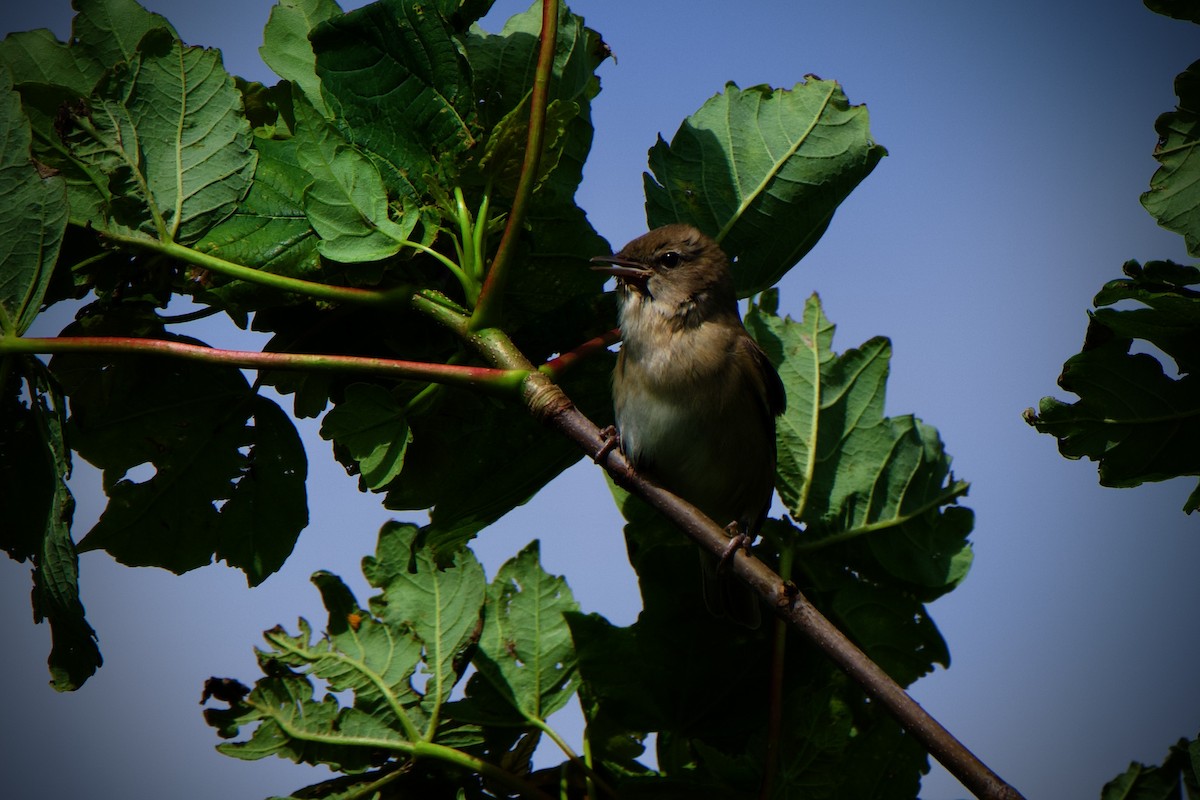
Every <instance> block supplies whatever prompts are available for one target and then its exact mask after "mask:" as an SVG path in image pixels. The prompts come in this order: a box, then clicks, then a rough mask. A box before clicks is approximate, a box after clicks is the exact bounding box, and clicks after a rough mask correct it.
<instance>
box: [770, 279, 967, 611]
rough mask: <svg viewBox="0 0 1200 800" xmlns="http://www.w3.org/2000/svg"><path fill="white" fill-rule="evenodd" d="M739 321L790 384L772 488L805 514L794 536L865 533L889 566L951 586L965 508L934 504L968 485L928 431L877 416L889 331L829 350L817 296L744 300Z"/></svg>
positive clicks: (932, 586)
mask: <svg viewBox="0 0 1200 800" xmlns="http://www.w3.org/2000/svg"><path fill="white" fill-rule="evenodd" d="M746 326H747V329H748V330H749V331H750V332H751V334H752V335H753V336H754V337H755V339H756V340H757V341H758V343H759V344H760V345H761V346H762V347H763V349H764V350H765V351H766V353H767V356H768V357H769V358H770V359H771V362H772V363H773V364H775V365H776V367H777V368H778V370H779V373H780V377H781V378H782V379H783V383H784V386H785V388H786V390H787V400H788V402H787V410H786V411H785V413H784V414H783V415H782V416H781V417H780V419H779V422H778V427H777V431H778V464H779V466H778V473H777V479H776V487H777V489H778V490H779V494H780V497H781V498H782V499H783V501H784V503H785V505H787V506H788V509H789V510H790V511H791V513H792V516H793V518H794V519H796V520H797V521H801V522H803V523H805V525H806V531H805V537H804V542H805V543H804V544H802V545H801V547H802V548H803V547H824V546H828V545H830V544H833V543H835V542H842V541H850V540H854V539H858V538H860V537H866V538H867V541H868V542H869V547H870V549H871V551H872V553H873V554H874V558H876V559H877V560H878V562H879V563H880V564H881V565H882V566H883V567H884V569H886V570H887V571H888V572H890V573H891V574H892V575H893V576H894V577H897V578H900V579H901V580H904V581H908V582H911V583H915V584H918V585H920V586H922V587H925V589H927V590H930V591H933V592H934V593H940V592H944V591H948V590H949V589H951V588H953V587H954V586H955V585H957V584H958V583H959V582H960V581H961V580H962V579H963V577H965V574H966V568H967V567H968V566H969V564H970V555H969V547H970V546H969V545H968V544H967V542H966V536H967V534H968V533H969V532H970V530H971V517H970V515H969V512H968V513H967V514H963V513H962V511H954V510H953V509H944V508H943V507H944V506H947V505H949V504H951V503H954V502H956V500H957V498H958V497H959V496H961V495H963V494H965V493H966V490H967V488H968V484H966V483H965V482H963V481H957V480H955V479H954V476H953V474H952V473H951V472H950V457H949V456H948V455H947V454H946V452H945V450H944V448H943V446H942V442H941V440H940V438H939V437H938V434H937V431H936V430H934V429H933V428H931V427H930V426H928V425H926V424H924V423H923V422H921V421H920V420H917V419H915V418H914V417H911V416H901V417H885V416H884V414H883V410H884V394H885V388H886V381H887V374H888V362H889V360H890V357H891V346H890V344H889V343H888V342H887V340H885V339H881V338H876V339H872V340H870V341H869V342H867V343H866V344H864V345H863V346H862V347H861V348H858V349H853V350H849V351H847V352H845V353H843V354H841V355H835V354H834V353H833V351H832V349H831V348H832V340H833V325H832V323H830V322H829V320H828V319H827V318H826V317H825V315H824V312H823V311H822V309H821V305H820V300H819V299H818V298H817V297H816V295H813V296H812V297H810V298H809V300H808V302H807V303H806V305H805V312H804V318H803V320H801V321H800V322H795V321H793V320H791V319H790V318H782V319H781V318H779V317H775V316H772V315H769V314H766V313H764V312H763V311H761V310H759V309H755V308H751V311H750V313H748V314H747V316H746ZM952 512H953V513H952Z"/></svg>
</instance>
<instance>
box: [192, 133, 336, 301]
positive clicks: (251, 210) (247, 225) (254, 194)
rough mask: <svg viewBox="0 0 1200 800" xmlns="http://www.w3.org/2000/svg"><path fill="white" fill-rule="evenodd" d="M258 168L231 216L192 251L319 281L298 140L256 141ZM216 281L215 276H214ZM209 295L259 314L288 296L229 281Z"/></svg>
mask: <svg viewBox="0 0 1200 800" xmlns="http://www.w3.org/2000/svg"><path fill="white" fill-rule="evenodd" d="M254 147H255V150H257V151H258V164H257V167H256V168H255V171H254V182H253V183H252V184H251V185H250V193H249V194H247V195H246V198H245V199H244V200H243V201H242V202H241V203H240V204H239V205H238V208H237V211H235V212H234V214H233V216H231V217H229V218H228V219H226V220H225V221H224V222H222V223H220V224H219V225H217V226H216V227H214V228H213V229H212V230H210V231H209V232H208V233H207V234H205V236H204V238H203V239H201V240H200V241H199V242H197V243H196V245H195V248H196V249H197V250H199V251H200V252H203V253H209V254H211V255H215V256H217V257H218V258H223V259H225V260H226V261H230V262H232V263H234V264H241V265H243V266H247V267H256V268H258V269H262V270H263V271H265V272H271V273H275V274H279V275H286V276H288V277H291V278H301V279H304V280H318V281H319V280H321V279H322V278H323V277H325V276H324V274H323V272H322V269H321V259H320V256H319V255H318V254H317V242H318V238H317V235H316V233H315V232H314V231H313V228H312V226H311V225H310V224H309V221H308V217H307V216H305V213H304V200H303V197H304V190H305V188H306V187H307V186H308V184H309V183H311V182H312V176H311V175H310V174H309V173H308V172H306V171H305V170H304V169H303V168H302V167H301V166H300V163H299V160H298V156H297V153H296V150H297V139H294V138H293V139H284V140H274V139H256V140H255V143H254ZM214 277H215V276H214ZM211 295H212V296H213V297H216V298H219V299H220V301H221V302H222V303H225V304H228V305H233V306H245V305H250V306H251V307H253V308H262V307H263V306H265V305H269V304H271V303H274V302H287V301H288V300H289V299H294V298H289V296H287V295H284V294H282V293H280V292H275V291H270V292H268V291H264V290H262V289H261V288H260V287H257V286H255V285H253V284H249V283H247V282H245V281H233V282H230V283H227V284H225V285H224V286H219V287H217V288H216V289H214V290H212V292H211Z"/></svg>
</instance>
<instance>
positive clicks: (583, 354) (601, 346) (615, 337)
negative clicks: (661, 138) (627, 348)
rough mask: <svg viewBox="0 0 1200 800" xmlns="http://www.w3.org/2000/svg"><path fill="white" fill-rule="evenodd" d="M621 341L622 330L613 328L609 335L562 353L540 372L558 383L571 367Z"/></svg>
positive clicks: (539, 370) (542, 366)
mask: <svg viewBox="0 0 1200 800" xmlns="http://www.w3.org/2000/svg"><path fill="white" fill-rule="evenodd" d="M619 341H621V329H620V328H613V329H612V330H611V331H608V332H607V333H602V334H600V335H599V336H596V337H594V338H591V339H588V340H587V341H586V342H584V343H583V344H581V345H579V346H578V347H576V348H575V349H574V350H569V351H567V352H566V353H562V354H561V355H559V356H558V358H552V359H550V360H549V361H547V362H546V363H545V364H542V365H541V366H540V367H538V372H541V373H543V374H545V375H548V376H549V377H550V380H553V381H557V380H558V379H559V378H561V377H562V374H563V373H564V372H566V371H567V370H568V369H570V368H571V367H573V366H575V365H576V364H578V363H579V362H580V361H583V360H585V359H587V358H589V357H591V356H592V355H593V354H595V353H598V352H599V351H601V350H607V349H608V348H609V347H611V346H612V345H614V344H616V343H617V342H619Z"/></svg>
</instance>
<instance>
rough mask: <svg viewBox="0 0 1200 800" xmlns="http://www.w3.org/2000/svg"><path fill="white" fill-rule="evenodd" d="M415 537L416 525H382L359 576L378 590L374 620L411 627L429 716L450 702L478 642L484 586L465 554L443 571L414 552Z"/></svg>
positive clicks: (429, 555)
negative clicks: (421, 665) (426, 677)
mask: <svg viewBox="0 0 1200 800" xmlns="http://www.w3.org/2000/svg"><path fill="white" fill-rule="evenodd" d="M417 535H418V529H417V527H416V526H415V525H406V524H400V523H388V524H387V525H385V526H384V527H383V530H381V531H380V532H379V544H378V546H377V548H376V551H375V555H374V556H368V557H367V558H365V559H363V574H364V575H366V577H367V581H368V582H369V583H370V584H371V585H372V586H374V587H376V588H378V589H381V590H382V594H381V595H380V596H378V597H376V598H372V600H371V610H372V611H373V612H374V613H375V615H376V616H378V617H379V618H380V619H382V620H383V621H384V622H386V623H388V624H389V625H404V626H408V627H410V628H411V630H412V631H413V633H415V634H416V636H417V638H419V639H420V640H421V643H422V644H423V645H424V654H423V656H422V659H423V661H424V663H425V665H426V671H427V674H428V675H429V681H428V684H427V685H426V687H425V701H426V707H427V708H428V709H429V710H430V712H431V713H432V711H433V710H434V709H437V708H439V707H440V706H441V705H442V704H443V703H445V702H446V701H447V700H448V699H449V697H450V690H451V688H453V686H454V684H455V683H457V682H458V678H459V677H460V676H461V675H462V670H463V669H464V668H465V667H466V658H465V657H464V650H465V648H467V647H468V646H469V645H470V644H472V643H473V641H474V640H475V639H477V638H478V636H479V626H480V624H481V613H482V611H483V602H484V597H485V593H486V589H487V583H486V581H485V579H484V575H483V567H481V566H480V565H479V562H478V561H477V560H476V559H475V555H474V554H473V553H472V552H471V551H470V550H466V549H463V550H460V551H459V552H458V553H456V554H455V556H454V559H453V561H452V563H450V564H449V565H447V566H445V567H444V568H443V567H440V566H439V565H438V563H437V560H436V559H435V557H434V553H433V551H432V550H431V549H430V548H428V547H422V546H418V543H417Z"/></svg>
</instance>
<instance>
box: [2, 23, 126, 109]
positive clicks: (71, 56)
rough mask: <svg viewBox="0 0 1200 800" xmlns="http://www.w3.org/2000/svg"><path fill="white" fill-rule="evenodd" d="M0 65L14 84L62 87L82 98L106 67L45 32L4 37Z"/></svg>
mask: <svg viewBox="0 0 1200 800" xmlns="http://www.w3.org/2000/svg"><path fill="white" fill-rule="evenodd" d="M0 62H2V63H4V64H7V65H8V68H9V69H10V70H11V71H12V79H13V82H14V83H18V84H33V85H35V86H55V85H57V86H65V87H69V88H71V89H73V90H74V91H75V92H77V93H78V94H79V95H83V96H86V95H87V94H89V93H90V92H91V91H92V89H93V88H94V87H95V86H96V84H97V83H98V82H99V80H100V78H101V77H102V76H103V75H104V70H105V68H106V67H107V66H108V64H102V63H100V61H98V60H97V56H96V55H95V54H94V53H93V52H92V50H91V48H89V47H87V46H86V45H83V44H76V45H73V46H72V45H66V44H63V43H62V42H60V41H58V39H56V38H55V36H54V34H53V33H52V32H51V31H48V30H46V29H45V28H39V29H38V30H33V31H19V32H17V33H11V34H9V35H8V36H5V37H4V40H3V41H0ZM31 89H32V87H31Z"/></svg>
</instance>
